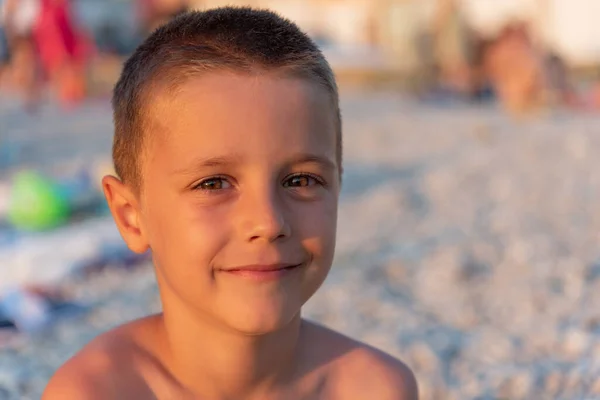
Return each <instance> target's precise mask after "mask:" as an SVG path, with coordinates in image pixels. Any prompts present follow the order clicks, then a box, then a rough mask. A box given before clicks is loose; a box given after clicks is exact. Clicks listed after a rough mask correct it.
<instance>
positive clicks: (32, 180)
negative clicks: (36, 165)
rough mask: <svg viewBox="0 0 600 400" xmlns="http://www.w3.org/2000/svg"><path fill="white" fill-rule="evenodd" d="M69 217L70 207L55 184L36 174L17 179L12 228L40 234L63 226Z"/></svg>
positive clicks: (10, 213)
mask: <svg viewBox="0 0 600 400" xmlns="http://www.w3.org/2000/svg"><path fill="white" fill-rule="evenodd" d="M68 216H69V204H68V202H67V200H66V199H65V198H64V196H62V195H61V192H60V190H59V188H58V187H57V185H56V184H55V183H54V182H52V181H51V180H49V179H47V178H45V177H44V176H42V175H40V174H38V173H36V172H33V171H26V172H21V173H19V174H17V175H16V176H15V178H14V182H13V187H12V190H11V196H10V201H9V206H8V220H9V221H10V223H11V224H12V225H14V226H15V227H16V228H18V229H23V230H31V231H40V230H46V229H50V228H54V227H56V226H59V225H61V224H63V223H64V222H65V221H66V220H67V218H68Z"/></svg>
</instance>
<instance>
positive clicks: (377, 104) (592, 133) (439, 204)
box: [0, 92, 600, 400]
mask: <svg viewBox="0 0 600 400" xmlns="http://www.w3.org/2000/svg"><path fill="white" fill-rule="evenodd" d="M108 111H109V109H108V106H107V104H106V103H105V102H102V101H97V102H95V103H93V104H90V105H86V106H85V107H84V108H83V109H82V110H81V111H80V112H78V113H77V114H63V113H60V112H58V111H56V110H55V109H52V108H50V109H44V110H42V113H41V115H40V116H39V117H37V118H35V119H32V120H28V121H22V120H21V119H20V118H18V116H19V115H20V114H18V113H17V111H15V110H14V109H13V108H11V106H10V104H5V103H1V102H0V121H1V122H0V132H1V133H2V134H3V135H6V134H7V132H9V133H10V135H11V137H15V136H17V137H20V138H21V139H22V140H23V141H24V142H26V140H25V139H26V138H27V137H30V136H31V135H34V136H36V135H37V136H36V137H39V138H40V139H39V140H49V142H53V143H54V144H55V146H54V147H55V150H54V151H55V152H56V154H53V155H52V157H51V158H53V157H56V156H57V155H61V154H60V153H61V152H64V151H65V150H64V147H63V146H64V143H67V142H68V145H69V146H73V148H74V149H76V151H77V154H82V152H85V151H89V152H90V154H91V153H94V154H100V155H102V154H103V152H106V151H107V149H108V146H109V143H110V137H109V135H110V116H109V112H108ZM343 113H344V121H345V133H344V134H345V171H346V172H345V177H344V190H343V196H342V200H341V205H340V215H339V220H340V222H339V241H338V248H337V256H336V261H335V265H334V267H333V269H332V272H331V274H330V276H329V278H328V280H327V282H326V283H325V285H324V286H323V288H322V289H321V290H320V292H318V293H317V295H316V296H315V297H314V298H313V299H311V301H310V302H309V304H307V306H306V308H305V315H306V316H307V317H309V318H312V319H315V320H318V321H320V322H322V323H324V324H326V325H328V326H331V327H333V328H336V329H339V330H341V331H343V332H345V333H347V334H349V335H351V336H353V337H356V338H358V339H362V340H365V341H367V342H369V343H371V344H373V345H375V346H377V347H380V348H382V349H384V350H386V351H388V352H390V353H392V354H394V355H396V356H398V357H399V358H401V359H403V360H404V361H405V362H406V363H407V364H408V365H409V366H411V367H412V368H413V370H414V371H415V373H416V376H417V379H418V381H419V385H420V390H421V398H422V399H426V400H427V399H475V398H478V399H496V398H510V399H550V398H552V399H555V398H561V399H574V398H585V399H591V398H600V378H599V377H600V340H599V338H600V336H599V335H600V312H599V311H598V310H599V309H600V258H599V255H600V251H599V249H598V242H599V239H600V237H599V232H600V210H599V209H598V199H599V194H600V172H599V171H600V160H599V158H598V157H597V154H598V152H599V151H600V136H599V135H598V133H597V132H598V131H599V130H600V118H598V117H593V116H585V115H572V114H566V113H554V114H551V115H550V114H548V115H543V116H540V117H538V118H536V119H532V120H528V121H520V122H514V121H511V120H510V119H509V118H507V117H506V116H504V115H503V114H502V113H501V112H500V111H498V110H497V109H495V108H494V106H486V107H482V108H476V107H472V106H461V105H439V104H438V105H436V106H433V105H423V104H417V103H415V102H413V101H409V100H406V99H404V98H402V97H401V96H399V95H397V94H394V93H360V92H347V93H346V94H345V95H344V97H343ZM15 132H21V133H15ZM54 136H55V137H54ZM51 137H54V139H48V138H51ZM44 138H45V139H44ZM60 138H63V139H60ZM36 140H38V139H36ZM56 140H59V141H58V142H57V141H56ZM49 159H50V158H49ZM40 268H43V266H40ZM65 285H66V286H67V287H68V288H69V290H70V291H71V292H72V293H73V295H74V296H76V297H78V298H80V299H82V300H83V301H85V302H86V303H87V304H89V305H90V306H91V310H90V312H88V313H86V314H83V315H80V316H78V317H72V318H70V319H68V320H63V321H61V322H59V323H58V324H56V325H55V326H53V327H52V328H51V329H49V330H47V331H45V332H43V333H41V334H39V335H35V336H33V337H29V338H23V339H22V340H20V341H18V342H16V343H15V344H13V345H12V346H11V347H9V348H5V349H3V350H0V399H37V398H39V395H40V393H41V390H42V389H43V387H44V384H45V383H46V381H47V379H48V378H49V376H50V375H51V374H52V372H53V370H54V369H55V368H56V367H57V366H58V365H59V364H61V363H62V362H63V361H64V360H66V359H67V358H68V357H70V356H71V355H72V354H73V353H74V352H75V351H76V350H77V349H79V348H80V347H81V346H82V345H83V344H84V343H86V342H87V341H89V340H90V339H91V338H93V337H94V336H95V335H97V334H98V333H100V332H102V331H104V330H107V329H109V328H111V327H112V326H115V325H117V324H119V323H121V322H123V321H125V320H129V319H132V318H135V317H138V316H142V315H145V314H147V313H150V312H153V311H156V310H158V309H159V307H160V305H159V302H158V297H157V292H156V287H155V284H154V280H153V275H152V271H151V268H150V267H149V266H145V267H141V268H139V269H136V270H133V271H124V270H117V269H108V270H106V271H104V272H102V273H99V274H97V275H95V276H92V277H88V278H85V279H81V278H80V279H72V280H70V281H68V282H65Z"/></svg>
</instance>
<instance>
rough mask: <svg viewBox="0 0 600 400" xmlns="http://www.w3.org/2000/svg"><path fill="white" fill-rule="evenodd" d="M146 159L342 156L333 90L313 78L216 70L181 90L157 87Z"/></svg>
mask: <svg viewBox="0 0 600 400" xmlns="http://www.w3.org/2000/svg"><path fill="white" fill-rule="evenodd" d="M148 118H149V120H150V121H149V122H150V124H149V129H150V130H151V133H150V135H148V136H149V140H148V141H147V150H148V151H149V154H148V157H146V158H147V159H154V160H156V159H157V158H161V159H163V161H165V160H164V159H165V158H170V161H169V162H171V163H175V164H182V163H186V162H191V159H193V158H196V157H219V156H227V155H228V153H236V154H238V153H239V154H248V155H249V157H252V156H254V157H270V158H273V157H276V156H277V155H278V156H282V157H284V156H285V155H286V153H287V152H304V153H319V154H318V155H319V156H321V157H326V158H331V159H332V161H334V162H335V159H336V113H335V109H334V105H333V104H332V101H331V98H330V96H329V94H328V92H327V91H326V90H325V89H323V88H322V87H320V86H319V85H317V84H315V83H312V82H310V81H307V80H303V79H297V78H287V77H280V76H275V75H270V74H261V75H252V76H249V75H239V74H233V73H211V74H207V75H203V76H200V77H194V78H191V79H189V80H188V81H187V82H186V83H185V84H184V85H182V86H181V87H180V88H179V89H178V91H177V93H175V94H167V93H166V92H165V91H160V90H157V91H156V92H155V93H154V94H153V98H152V101H151V102H150V104H149V107H148Z"/></svg>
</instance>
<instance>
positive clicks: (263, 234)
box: [240, 188, 291, 243]
mask: <svg viewBox="0 0 600 400" xmlns="http://www.w3.org/2000/svg"><path fill="white" fill-rule="evenodd" d="M241 203H242V204H241V205H240V206H241V208H242V210H241V213H242V218H241V224H240V225H241V230H242V234H243V236H244V237H245V239H246V240H247V241H249V242H256V241H265V242H269V243H271V242H275V241H277V240H283V239H285V238H288V237H289V236H290V235H291V226H290V224H289V222H288V218H287V217H286V209H285V208H286V207H285V204H284V202H283V201H282V199H281V198H280V196H278V194H277V191H276V189H272V188H263V189H260V190H254V191H252V192H246V193H245V194H244V195H243V200H242V201H241Z"/></svg>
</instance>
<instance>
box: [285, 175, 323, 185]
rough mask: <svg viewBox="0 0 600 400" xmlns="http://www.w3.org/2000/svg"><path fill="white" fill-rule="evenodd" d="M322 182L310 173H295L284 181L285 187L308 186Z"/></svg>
mask: <svg viewBox="0 0 600 400" xmlns="http://www.w3.org/2000/svg"><path fill="white" fill-rule="evenodd" d="M318 183H320V182H319V181H318V180H317V179H316V178H314V177H312V176H310V175H305V174H302V175H294V176H291V177H290V178H288V179H287V180H286V181H285V182H284V183H283V186H284V187H308V186H314V185H315V184H318Z"/></svg>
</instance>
